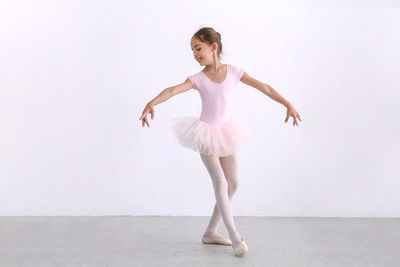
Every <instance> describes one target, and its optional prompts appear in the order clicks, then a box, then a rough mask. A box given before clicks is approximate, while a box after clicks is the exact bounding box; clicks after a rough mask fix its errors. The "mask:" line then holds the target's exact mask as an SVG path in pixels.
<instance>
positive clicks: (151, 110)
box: [139, 103, 154, 127]
mask: <svg viewBox="0 0 400 267" xmlns="http://www.w3.org/2000/svg"><path fill="white" fill-rule="evenodd" d="M149 113H151V119H153V118H154V108H153V105H151V104H149V103H147V105H146V106H145V107H144V110H143V112H142V116H141V117H140V119H139V120H142V119H143V120H142V127H144V124H145V123H146V124H147V127H150V124H149V122H148V121H147V114H149Z"/></svg>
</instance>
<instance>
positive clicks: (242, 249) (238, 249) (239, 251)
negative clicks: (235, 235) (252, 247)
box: [232, 238, 249, 256]
mask: <svg viewBox="0 0 400 267" xmlns="http://www.w3.org/2000/svg"><path fill="white" fill-rule="evenodd" d="M232 248H233V252H235V254H236V255H237V256H243V255H244V254H246V253H247V251H249V248H248V247H247V245H246V242H244V240H243V238H242V241H241V242H240V243H239V244H238V245H236V246H235V247H233V246H232Z"/></svg>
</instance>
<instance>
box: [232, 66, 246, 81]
mask: <svg viewBox="0 0 400 267" xmlns="http://www.w3.org/2000/svg"><path fill="white" fill-rule="evenodd" d="M231 71H232V76H233V79H234V82H235V85H237V84H238V83H239V81H240V79H241V78H242V75H243V73H244V69H243V68H242V67H240V66H236V65H232V64H231Z"/></svg>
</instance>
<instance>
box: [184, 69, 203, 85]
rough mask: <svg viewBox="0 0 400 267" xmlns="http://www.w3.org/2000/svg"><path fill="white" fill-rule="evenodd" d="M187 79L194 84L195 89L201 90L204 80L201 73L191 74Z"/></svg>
mask: <svg viewBox="0 0 400 267" xmlns="http://www.w3.org/2000/svg"><path fill="white" fill-rule="evenodd" d="M187 78H188V79H189V80H190V81H191V82H192V84H193V88H194V89H199V87H200V83H201V79H202V78H203V77H202V74H201V71H199V72H196V73H194V74H191V75H189V76H187Z"/></svg>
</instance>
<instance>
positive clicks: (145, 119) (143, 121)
mask: <svg viewBox="0 0 400 267" xmlns="http://www.w3.org/2000/svg"><path fill="white" fill-rule="evenodd" d="M145 123H146V124H147V127H150V124H149V122H148V121H147V117H144V118H143V120H142V127H144V124H145Z"/></svg>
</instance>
